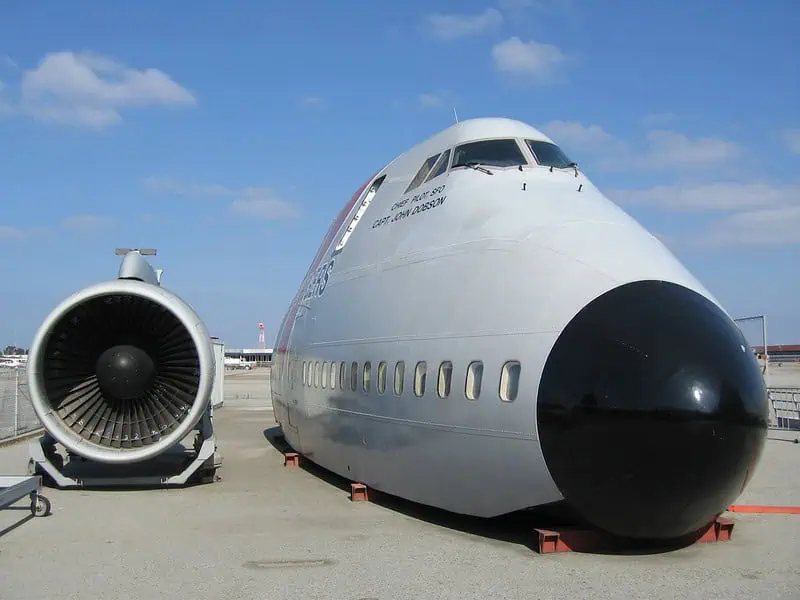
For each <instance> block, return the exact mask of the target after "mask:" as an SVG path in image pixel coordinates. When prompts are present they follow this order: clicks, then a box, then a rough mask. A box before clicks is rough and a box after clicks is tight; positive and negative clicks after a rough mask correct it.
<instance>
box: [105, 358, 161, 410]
mask: <svg viewBox="0 0 800 600" xmlns="http://www.w3.org/2000/svg"><path fill="white" fill-rule="evenodd" d="M155 372H156V368H155V364H154V362H153V359H152V358H150V356H149V355H148V354H147V352H145V351H144V350H141V349H140V348H137V347H136V346H129V345H119V346H113V347H111V348H109V349H108V350H106V351H105V352H103V353H102V354H101V355H100V358H98V359H97V365H96V367H95V373H96V375H97V382H98V383H99V384H100V389H101V390H102V392H103V394H105V395H106V396H107V397H109V398H110V399H112V400H134V399H136V398H139V397H141V396H142V395H143V394H144V393H145V392H146V391H147V390H148V389H149V388H150V385H151V384H152V383H153V379H154V378H155Z"/></svg>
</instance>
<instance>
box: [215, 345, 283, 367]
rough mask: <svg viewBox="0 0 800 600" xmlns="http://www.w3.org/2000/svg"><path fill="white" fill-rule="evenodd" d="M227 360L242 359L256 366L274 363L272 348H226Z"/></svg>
mask: <svg viewBox="0 0 800 600" xmlns="http://www.w3.org/2000/svg"><path fill="white" fill-rule="evenodd" d="M225 357H226V358H240V359H244V360H245V361H246V362H249V363H255V364H256V365H268V364H271V363H272V348H225Z"/></svg>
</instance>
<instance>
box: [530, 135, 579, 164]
mask: <svg viewBox="0 0 800 600" xmlns="http://www.w3.org/2000/svg"><path fill="white" fill-rule="evenodd" d="M525 143H526V144H528V148H530V150H531V152H532V153H533V157H534V158H535V159H536V162H537V163H539V164H540V165H542V166H543V167H555V168H556V169H568V168H570V167H574V166H576V163H575V162H573V161H572V160H570V159H569V157H568V156H567V155H566V154H564V152H563V151H562V150H561V148H559V147H558V146H556V145H555V144H551V143H550V142H543V141H540V140H525Z"/></svg>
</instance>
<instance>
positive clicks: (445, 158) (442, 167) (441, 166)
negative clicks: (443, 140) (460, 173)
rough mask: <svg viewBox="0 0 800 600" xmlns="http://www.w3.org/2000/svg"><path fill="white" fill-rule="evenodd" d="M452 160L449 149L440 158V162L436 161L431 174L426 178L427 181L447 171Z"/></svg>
mask: <svg viewBox="0 0 800 600" xmlns="http://www.w3.org/2000/svg"><path fill="white" fill-rule="evenodd" d="M449 162H450V150H447V151H446V152H445V153H444V154H442V157H441V158H440V159H439V162H438V163H436V167H435V168H434V169H433V171H431V174H430V176H429V177H428V178H427V179H426V180H425V183H428V182H429V181H430V180H431V179H433V178H434V177H438V176H439V175H441V174H442V173H444V172H445V171H447V164H448V163H449Z"/></svg>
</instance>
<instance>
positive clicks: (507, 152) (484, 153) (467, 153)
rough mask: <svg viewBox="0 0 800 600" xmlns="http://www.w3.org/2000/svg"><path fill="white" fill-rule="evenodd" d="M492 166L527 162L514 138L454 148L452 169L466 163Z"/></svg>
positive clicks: (484, 141)
mask: <svg viewBox="0 0 800 600" xmlns="http://www.w3.org/2000/svg"><path fill="white" fill-rule="evenodd" d="M470 163H472V164H478V165H486V166H494V167H516V166H517V165H525V164H528V163H527V161H526V160H525V156H524V155H523V154H522V151H521V150H520V148H519V146H518V145H517V142H516V140H483V141H480V142H469V143H467V144H462V145H461V146H459V147H458V148H456V151H455V155H454V158H453V167H452V168H453V169H455V168H456V167H463V166H466V165H468V164H470Z"/></svg>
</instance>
